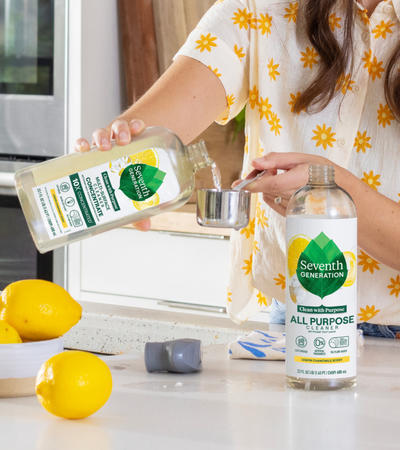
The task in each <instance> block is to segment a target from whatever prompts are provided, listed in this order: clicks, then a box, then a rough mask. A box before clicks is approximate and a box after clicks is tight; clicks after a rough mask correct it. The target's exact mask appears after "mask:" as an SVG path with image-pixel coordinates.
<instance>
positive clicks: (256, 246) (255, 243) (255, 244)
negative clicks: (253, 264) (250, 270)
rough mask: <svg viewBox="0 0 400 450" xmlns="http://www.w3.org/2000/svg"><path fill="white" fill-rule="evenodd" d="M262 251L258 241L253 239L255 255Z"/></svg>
mask: <svg viewBox="0 0 400 450" xmlns="http://www.w3.org/2000/svg"><path fill="white" fill-rule="evenodd" d="M259 251H260V248H259V246H258V241H255V240H254V241H253V253H254V255H257V253H258V252H259Z"/></svg>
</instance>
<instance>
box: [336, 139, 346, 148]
mask: <svg viewBox="0 0 400 450" xmlns="http://www.w3.org/2000/svg"><path fill="white" fill-rule="evenodd" d="M337 143H338V145H339V147H344V144H345V143H346V141H345V140H344V139H343V138H339V139H338V141H337Z"/></svg>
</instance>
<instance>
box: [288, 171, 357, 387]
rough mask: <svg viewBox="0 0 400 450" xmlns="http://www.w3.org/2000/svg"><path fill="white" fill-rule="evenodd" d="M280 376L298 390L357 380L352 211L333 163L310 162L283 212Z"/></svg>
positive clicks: (355, 272) (353, 208)
mask: <svg viewBox="0 0 400 450" xmlns="http://www.w3.org/2000/svg"><path fill="white" fill-rule="evenodd" d="M286 238H287V283H286V285H287V286H286V347H287V349H286V352H287V353H286V375H287V384H288V385H289V386H290V387H293V388H300V389H307V390H308V389H310V390H319V389H321V390H322V389H339V388H344V387H350V386H353V385H355V383H356V362H357V361H356V359H357V329H356V319H357V315H356V312H357V286H356V274H357V260H356V255H357V215H356V208H355V205H354V203H353V201H352V199H351V197H350V196H349V194H347V192H345V191H344V190H343V189H341V188H340V187H339V186H338V185H337V184H336V183H335V173H334V167H333V166H329V165H326V166H325V165H311V166H310V168H309V181H308V183H307V185H306V186H304V187H303V188H302V189H300V190H299V191H297V192H296V193H295V194H294V195H293V197H292V198H291V200H290V201H289V204H288V208H287V219H286Z"/></svg>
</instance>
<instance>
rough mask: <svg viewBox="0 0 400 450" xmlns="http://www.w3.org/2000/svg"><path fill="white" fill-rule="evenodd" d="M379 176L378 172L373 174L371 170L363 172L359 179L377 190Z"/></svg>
mask: <svg viewBox="0 0 400 450" xmlns="http://www.w3.org/2000/svg"><path fill="white" fill-rule="evenodd" d="M380 177H381V176H380V175H379V174H377V175H374V172H373V171H372V170H371V171H370V172H369V173H367V172H364V176H363V178H361V181H364V183H367V184H368V186H369V187H370V188H372V189H375V191H377V190H378V186H380V185H381V183H380V181H378V180H379V178H380Z"/></svg>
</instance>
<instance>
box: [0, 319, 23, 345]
mask: <svg viewBox="0 0 400 450" xmlns="http://www.w3.org/2000/svg"><path fill="white" fill-rule="evenodd" d="M21 342H22V339H21V336H20V335H19V334H18V331H17V330H16V329H15V328H13V327H12V326H11V325H10V324H9V323H7V322H6V321H5V320H0V344H20V343H21Z"/></svg>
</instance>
